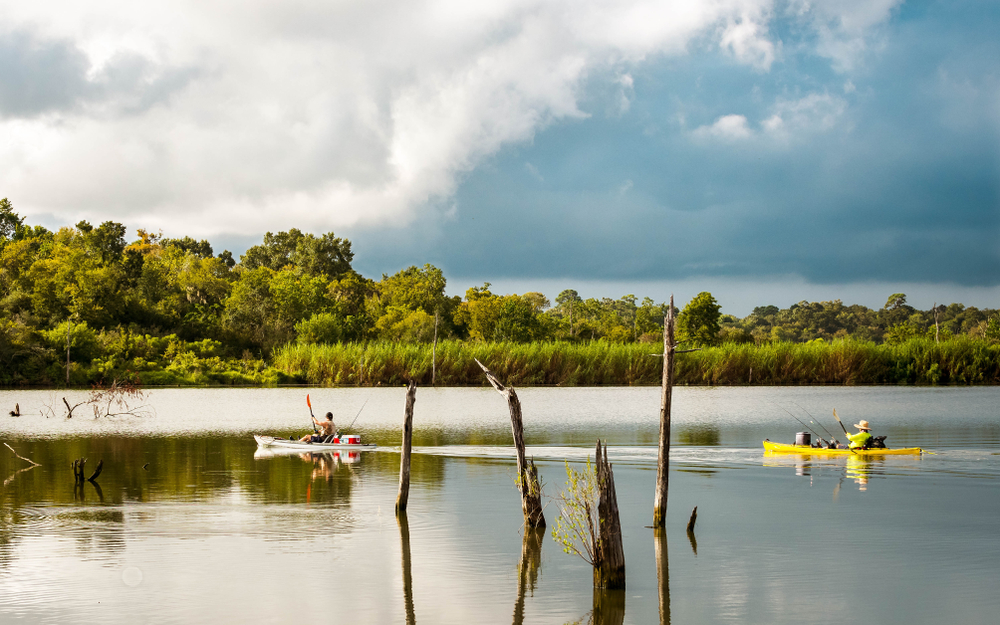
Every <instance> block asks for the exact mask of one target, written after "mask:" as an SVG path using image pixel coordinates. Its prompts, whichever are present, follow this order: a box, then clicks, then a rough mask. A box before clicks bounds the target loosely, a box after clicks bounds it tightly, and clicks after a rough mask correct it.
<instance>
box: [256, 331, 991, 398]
mask: <svg viewBox="0 0 1000 625" xmlns="http://www.w3.org/2000/svg"><path fill="white" fill-rule="evenodd" d="M661 351H662V347H660V346H658V345H649V344H641V343H640V344H615V343H606V342H602V341H595V342H590V343H556V342H551V343H475V342H462V341H444V342H441V343H438V347H437V377H436V384H437V385H439V386H481V385H483V384H485V383H486V380H485V378H484V377H483V374H482V371H481V370H480V369H479V367H478V366H477V365H476V363H475V359H478V360H480V361H481V362H483V364H485V365H486V366H488V367H489V368H490V369H491V370H493V371H494V372H495V373H496V374H497V375H498V376H499V377H500V379H501V380H504V381H505V382H509V383H510V384H515V385H518V386H532V385H560V386H603V385H620V386H635V385H655V384H659V383H660V376H661V366H662V365H661V362H662V359H661V357H660V356H659V354H658V352H661ZM273 367H274V368H276V369H278V370H279V371H281V372H283V373H285V374H286V375H288V376H290V377H292V378H295V379H302V380H305V381H306V382H307V383H309V384H314V385H320V386H341V385H347V386H350V385H362V386H369V385H375V384H383V385H388V384H403V383H405V382H407V381H408V380H415V381H416V382H417V383H418V384H421V385H429V384H430V383H431V346H430V345H427V344H404V343H364V344H362V343H342V344H335V345H299V344H290V345H286V346H285V347H282V348H280V349H279V350H277V351H276V353H275V355H274V362H273ZM677 383H678V384H707V385H733V384H743V385H746V384H753V385H787V384H840V385H852V384H1000V345H998V344H995V343H994V344H990V343H987V342H986V341H982V340H976V339H970V338H965V337H960V338H956V339H952V340H948V341H945V342H942V343H935V342H934V341H933V340H927V339H913V340H910V341H907V342H905V343H901V344H898V345H880V344H875V343H870V342H864V341H855V340H850V339H848V340H840V341H833V342H829V343H826V342H812V343H768V344H763V345H754V344H726V345H722V346H719V347H710V348H706V349H703V350H700V351H697V352H692V353H687V354H680V355H678V357H677Z"/></svg>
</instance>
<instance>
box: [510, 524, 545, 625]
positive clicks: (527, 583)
mask: <svg viewBox="0 0 1000 625" xmlns="http://www.w3.org/2000/svg"><path fill="white" fill-rule="evenodd" d="M543 540H545V530H544V529H543V528H540V527H526V528H524V539H523V540H522V541H521V561H520V562H519V563H518V565H517V602H516V603H515V604H514V625H523V623H524V597H525V595H526V594H527V593H530V594H531V595H532V596H534V594H535V586H536V585H537V584H538V571H539V569H540V568H541V566H542V541H543Z"/></svg>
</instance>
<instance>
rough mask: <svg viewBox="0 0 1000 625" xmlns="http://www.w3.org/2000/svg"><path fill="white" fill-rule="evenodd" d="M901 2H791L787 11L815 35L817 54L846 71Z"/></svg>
mask: <svg viewBox="0 0 1000 625" xmlns="http://www.w3.org/2000/svg"><path fill="white" fill-rule="evenodd" d="M901 4H903V0H819V1H815V0H793V1H792V2H791V3H790V4H789V10H790V11H792V12H793V13H797V14H798V15H799V16H800V17H801V18H802V19H803V20H804V21H806V22H807V23H809V24H810V26H811V28H812V29H813V30H814V31H815V32H816V34H817V36H818V43H817V46H816V52H817V53H818V54H820V55H821V56H824V57H826V58H829V59H830V60H832V61H833V66H834V68H835V69H836V70H838V71H842V72H846V71H850V70H851V69H853V68H854V66H855V65H857V63H858V61H859V60H860V59H861V56H862V54H864V53H865V52H866V51H867V50H868V49H869V48H870V47H871V46H872V44H873V41H874V42H875V43H876V44H877V42H878V38H877V31H878V27H879V26H881V25H882V24H884V23H885V22H886V21H887V20H888V19H889V17H890V16H891V14H892V12H893V10H894V9H895V8H896V7H898V6H899V5H901Z"/></svg>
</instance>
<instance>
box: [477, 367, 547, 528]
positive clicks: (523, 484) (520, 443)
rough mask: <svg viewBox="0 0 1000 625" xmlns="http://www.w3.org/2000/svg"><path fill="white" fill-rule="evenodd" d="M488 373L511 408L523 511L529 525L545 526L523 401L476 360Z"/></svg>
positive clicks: (540, 493) (489, 378)
mask: <svg viewBox="0 0 1000 625" xmlns="http://www.w3.org/2000/svg"><path fill="white" fill-rule="evenodd" d="M476 364H478V365H479V366H480V367H482V369H483V371H484V372H485V373H486V379H487V380H489V381H490V384H492V385H493V388H495V389H496V390H497V392H498V393H500V394H501V395H503V397H504V398H505V399H506V400H507V406H508V408H510V429H511V432H512V433H513V435H514V447H515V449H517V489H518V491H520V493H521V511H522V512H523V513H524V522H525V524H526V525H527V526H528V527H545V514H544V513H543V512H542V487H541V484H539V482H538V468H537V467H535V461H534V460H529V459H527V458H526V457H525V455H524V425H523V423H522V422H521V401H520V400H519V399H518V398H517V393H515V392H514V389H513V388H510V387H505V386H504V385H503V384H501V383H500V381H499V380H497V378H496V376H494V375H493V374H492V373H491V372H490V370H489V369H487V368H486V365H484V364H483V363H481V362H479V360H476Z"/></svg>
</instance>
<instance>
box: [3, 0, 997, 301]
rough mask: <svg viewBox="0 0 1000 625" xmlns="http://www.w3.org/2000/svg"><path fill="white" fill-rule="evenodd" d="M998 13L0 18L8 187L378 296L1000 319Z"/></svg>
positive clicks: (285, 5) (396, 12) (853, 2)
mask: <svg viewBox="0 0 1000 625" xmlns="http://www.w3.org/2000/svg"><path fill="white" fill-rule="evenodd" d="M997 32H1000V4H998V3H996V2H989V1H966V0H952V1H949V2H901V1H899V0H827V1H825V2H808V1H804V0H788V1H784V2H774V1H770V0H685V1H676V2H675V1H670V2H653V1H647V0H616V1H610V0H573V1H560V0H551V1H546V2H541V1H537V0H510V1H502V0H492V1H491V0H483V1H478V2H471V3H470V2H465V1H462V2H456V1H449V0H440V1H425V0H406V1H398V0H366V1H364V2H352V1H341V2H329V1H324V2H319V1H313V0H281V1H280V2H279V1H277V0H244V1H241V2H238V3H237V2H231V1H226V0H199V1H198V2H188V1H183V0H171V1H170V2H160V1H157V0H150V1H148V2H143V3H135V2H123V1H117V0H92V1H91V2H87V3H79V2H68V1H65V0H35V1H33V2H30V3H28V2H20V3H17V2H6V3H2V4H0V197H7V198H9V199H10V201H11V202H12V204H13V205H14V208H15V210H16V211H17V212H18V213H19V214H21V215H23V216H26V217H27V219H28V221H29V223H39V224H43V225H46V226H47V227H50V228H57V227H60V226H64V225H71V224H74V223H76V222H77V221H79V220H80V219H86V220H88V221H90V222H91V223H95V224H97V223H100V222H102V221H104V220H109V219H110V220H114V221H118V222H121V223H124V224H126V225H127V226H129V228H130V229H131V230H133V231H134V229H136V228H145V229H149V230H153V231H155V230H158V229H159V230H162V231H163V232H164V234H165V235H166V236H171V237H176V236H185V235H190V236H193V237H196V238H207V239H209V240H210V241H211V242H212V244H213V246H214V247H215V248H216V251H220V250H221V249H223V248H227V249H230V250H232V251H234V252H236V253H240V252H242V251H244V250H245V249H246V248H247V247H248V246H250V245H253V244H255V243H258V242H260V240H261V238H262V236H263V233H264V232H266V231H273V232H277V231H280V230H287V229H289V228H299V229H301V230H304V231H308V232H313V233H316V234H320V233H324V232H331V231H332V232H335V233H336V234H337V235H338V236H344V237H347V238H349V239H350V240H351V241H352V242H353V244H354V251H355V254H356V255H355V262H354V266H355V268H356V269H358V270H359V271H361V273H363V274H364V275H366V276H369V277H375V278H378V277H379V276H380V275H381V274H382V273H388V274H391V273H394V272H396V271H398V270H399V269H401V268H404V267H406V266H409V265H423V264H424V263H431V264H434V265H436V266H438V267H440V268H442V269H443V270H444V272H445V275H446V276H447V277H448V279H449V292H451V293H454V294H461V293H463V292H464V289H465V288H468V287H469V286H473V285H477V284H481V283H482V282H484V281H489V282H491V283H493V285H494V291H495V292H519V293H520V292H525V291H529V290H534V291H542V292H544V293H545V294H546V295H548V296H549V297H550V298H554V297H555V296H556V295H557V294H558V293H559V291H561V290H562V289H565V288H574V289H576V290H577V291H579V292H580V294H581V295H583V296H585V297H591V296H593V297H602V296H606V297H614V298H617V297H620V296H621V295H625V294H626V293H633V294H635V295H638V296H639V297H643V296H646V295H648V296H651V297H653V298H654V299H656V300H658V301H662V300H665V299H666V298H667V297H669V295H670V294H671V293H674V294H675V295H676V297H677V301H678V303H680V304H683V303H684V302H685V301H686V300H687V299H690V297H692V296H693V295H695V294H696V293H698V292H699V291H703V290H709V291H711V292H712V293H713V294H714V295H715V296H716V298H717V299H718V300H719V302H720V303H721V304H722V306H723V312H726V313H730V314H738V315H740V316H742V315H745V314H748V313H749V312H750V310H752V308H753V307H754V306H757V305H763V304H777V305H780V306H787V305H789V304H792V303H795V302H797V301H800V300H810V301H820V300H832V299H842V300H843V301H844V302H845V303H862V304H866V305H869V306H872V307H880V306H882V305H883V304H884V303H885V300H886V298H887V297H888V295H889V294H891V293H895V292H905V293H906V294H907V295H908V296H909V301H910V303H911V304H913V305H916V306H918V307H923V308H928V307H930V306H931V304H932V303H934V302H937V303H941V302H949V303H950V302H952V301H959V302H963V303H965V304H967V305H976V306H979V307H990V308H996V307H1000V37H997V36H996V33H997Z"/></svg>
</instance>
